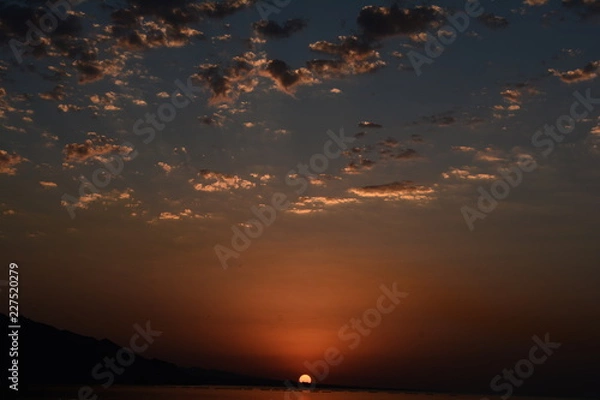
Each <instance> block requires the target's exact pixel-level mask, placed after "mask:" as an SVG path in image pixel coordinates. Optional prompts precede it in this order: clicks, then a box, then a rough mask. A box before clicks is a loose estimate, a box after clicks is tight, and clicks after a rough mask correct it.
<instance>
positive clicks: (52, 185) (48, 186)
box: [40, 181, 58, 189]
mask: <svg viewBox="0 0 600 400" xmlns="http://www.w3.org/2000/svg"><path fill="white" fill-rule="evenodd" d="M40 185H42V187H43V188H44V189H53V188H55V187H58V185H57V184H56V183H54V182H46V181H40Z"/></svg>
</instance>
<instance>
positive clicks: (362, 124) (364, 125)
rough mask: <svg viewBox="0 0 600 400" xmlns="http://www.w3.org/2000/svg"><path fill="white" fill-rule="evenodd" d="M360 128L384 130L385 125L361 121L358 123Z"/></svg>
mask: <svg viewBox="0 0 600 400" xmlns="http://www.w3.org/2000/svg"><path fill="white" fill-rule="evenodd" d="M358 127H359V128H383V125H381V124H377V123H375V122H369V121H361V122H359V123H358Z"/></svg>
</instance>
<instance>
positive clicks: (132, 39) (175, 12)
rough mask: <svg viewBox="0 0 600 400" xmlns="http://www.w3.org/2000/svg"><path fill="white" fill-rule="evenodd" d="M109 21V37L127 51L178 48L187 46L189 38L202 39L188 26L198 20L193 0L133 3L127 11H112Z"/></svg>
mask: <svg viewBox="0 0 600 400" xmlns="http://www.w3.org/2000/svg"><path fill="white" fill-rule="evenodd" d="M141 16H144V17H145V18H143V19H142V18H140V17H141ZM148 17H150V19H149V18H148ZM111 18H112V20H113V26H112V27H111V33H112V35H113V37H115V38H116V39H117V43H118V45H119V46H121V47H123V48H126V49H128V50H144V49H148V48H156V47H180V46H183V45H185V44H187V43H189V41H190V39H191V38H192V37H195V36H200V37H202V36H203V34H202V32H199V31H197V30H195V29H192V28H190V27H189V26H188V25H189V24H192V23H196V22H198V21H199V20H200V19H201V14H200V11H199V10H198V5H197V4H195V3H194V2H193V1H182V0H178V1H170V2H158V1H143V2H142V1H137V0H136V1H132V6H131V7H130V8H129V9H120V10H116V11H115V12H113V13H112V14H111Z"/></svg>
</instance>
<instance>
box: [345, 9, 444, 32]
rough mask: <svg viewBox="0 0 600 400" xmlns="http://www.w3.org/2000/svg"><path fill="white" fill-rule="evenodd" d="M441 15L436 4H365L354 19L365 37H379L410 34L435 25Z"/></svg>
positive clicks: (440, 10) (441, 12)
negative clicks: (401, 6) (401, 5)
mask: <svg viewBox="0 0 600 400" xmlns="http://www.w3.org/2000/svg"><path fill="white" fill-rule="evenodd" d="M442 17H443V10H442V9H441V8H440V7H437V6H418V7H415V8H400V7H398V6H397V5H393V6H391V7H389V8H388V7H378V6H366V7H363V9H362V10H361V11H360V13H359V15H358V18H357V20H356V22H357V24H358V25H359V26H360V27H361V29H362V31H363V33H364V35H365V36H366V37H367V38H370V39H371V38H372V39H380V38H384V37H387V36H394V35H410V34H412V33H415V32H422V31H425V30H426V29H428V28H429V27H431V26H436V25H437V23H439V21H440V20H441V18H442Z"/></svg>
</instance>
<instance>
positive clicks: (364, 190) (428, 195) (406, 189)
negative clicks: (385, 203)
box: [349, 181, 435, 202]
mask: <svg viewBox="0 0 600 400" xmlns="http://www.w3.org/2000/svg"><path fill="white" fill-rule="evenodd" d="M349 192H350V193H353V194H355V195H357V196H359V197H368V198H382V199H385V200H408V201H417V202H419V201H428V200H431V199H432V198H433V194H434V193H435V190H434V189H433V188H430V187H427V186H420V185H415V184H414V183H413V182H412V181H402V182H392V183H388V184H384V185H374V186H363V187H360V188H352V189H349Z"/></svg>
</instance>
